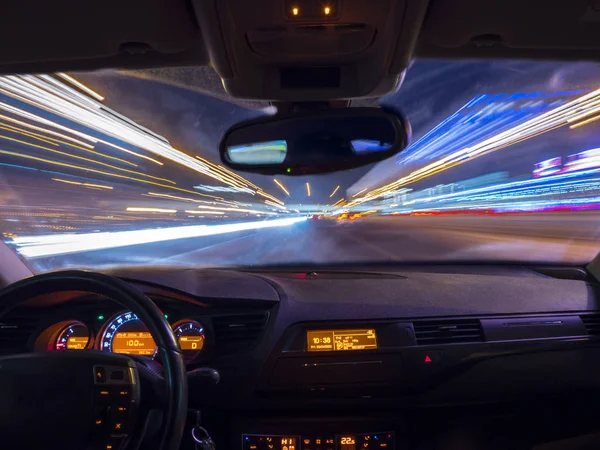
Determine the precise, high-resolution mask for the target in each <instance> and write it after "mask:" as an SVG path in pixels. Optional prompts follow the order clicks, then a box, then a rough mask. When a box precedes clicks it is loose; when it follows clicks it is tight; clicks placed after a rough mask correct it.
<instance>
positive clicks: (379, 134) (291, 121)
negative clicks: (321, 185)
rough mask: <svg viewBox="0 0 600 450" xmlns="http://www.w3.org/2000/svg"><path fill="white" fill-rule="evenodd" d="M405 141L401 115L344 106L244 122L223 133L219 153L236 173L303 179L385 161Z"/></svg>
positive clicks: (406, 135)
mask: <svg viewBox="0 0 600 450" xmlns="http://www.w3.org/2000/svg"><path fill="white" fill-rule="evenodd" d="M409 138H410V128H409V127H408V122H407V121H406V120H405V119H404V118H403V117H402V116H399V115H396V114H392V113H389V112H385V111H383V110H381V109H379V108H344V109H339V110H327V111H322V112H317V113H310V114H307V113H303V114H291V115H285V116H283V115H282V116H278V115H276V116H270V117H266V118H260V119H254V120H251V121H247V122H243V123H241V124H238V125H235V126H234V127H232V128H231V129H230V130H229V131H228V132H227V133H225V136H224V137H223V139H222V141H221V146H220V153H221V159H222V161H223V163H224V164H225V165H227V166H228V167H230V168H232V169H235V170H239V171H245V172H254V173H262V174H286V175H307V174H319V173H329V172H335V171H338V170H347V169H353V168H355V167H360V166H363V165H366V164H371V163H373V162H376V161H381V160H383V159H387V158H389V157H391V156H393V155H394V154H396V153H398V152H399V151H401V150H402V149H404V148H405V147H406V145H407V144H408V141H409Z"/></svg>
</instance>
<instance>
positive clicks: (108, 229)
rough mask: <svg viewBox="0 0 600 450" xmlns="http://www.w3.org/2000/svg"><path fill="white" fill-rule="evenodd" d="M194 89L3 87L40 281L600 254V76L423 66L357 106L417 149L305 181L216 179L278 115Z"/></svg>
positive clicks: (568, 70) (6, 179)
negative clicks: (63, 276) (238, 144)
mask: <svg viewBox="0 0 600 450" xmlns="http://www.w3.org/2000/svg"><path fill="white" fill-rule="evenodd" d="M198 73H199V72H198V71H197V69H170V70H164V71H160V70H159V71H148V72H144V71H142V72H132V73H127V72H125V73H124V72H117V71H102V72H97V73H76V74H63V73H58V74H49V75H30V76H17V75H15V76H6V77H0V183H1V189H0V232H1V233H2V239H3V241H4V243H5V244H6V245H8V246H9V247H10V248H11V249H13V250H14V251H15V252H16V253H17V254H18V255H19V256H20V257H21V258H23V259H24V260H25V261H26V263H27V264H28V265H29V267H31V268H32V269H33V270H34V271H36V272H43V271H46V270H51V269H58V268H64V267H85V268H99V267H106V266H114V265H127V266H130V265H147V264H150V265H185V266H201V267H215V266H262V265H286V264H303V263H309V264H315V263H316V264H335V263H372V262H420V261H427V262H437V261H466V260H469V261H513V262H514V261H518V262H520V261H525V262H526V261H536V262H553V263H558V262H568V263H583V262H586V261H589V260H590V259H592V258H593V257H594V255H595V254H596V252H597V251H598V250H600V240H599V239H598V238H597V234H598V228H599V227H598V225H599V222H598V218H599V217H600V216H599V214H598V213H597V212H596V210H597V209H598V208H599V207H600V197H599V194H600V184H599V183H600V138H599V137H600V133H599V131H600V121H598V119H599V118H600V90H597V89H598V87H599V86H598V80H600V65H597V64H593V63H568V64H567V63H549V62H524V61H475V62H474V61H454V62H439V61H418V62H415V63H414V64H413V65H412V67H411V68H410V69H409V71H408V74H407V76H406V79H405V80H404V83H403V85H402V87H401V88H400V89H399V91H398V92H395V93H392V94H390V95H388V96H386V97H384V98H381V99H373V100H360V101H357V102H355V104H356V105H360V106H364V105H376V104H383V105H392V106H394V107H395V108H397V109H401V110H403V111H404V112H405V113H406V115H407V117H408V119H409V120H410V122H411V124H412V130H413V136H412V143H411V145H410V146H409V147H408V148H407V149H406V150H405V151H403V152H401V153H400V154H398V155H397V156H395V157H393V158H391V159H388V160H386V161H383V162H380V163H377V164H375V165H372V166H369V167H364V168H360V169H355V170H351V171H346V172H337V173H332V174H328V175H322V176H310V177H290V176H277V177H272V176H263V175H252V174H244V173H236V172H233V171H230V170H228V169H226V168H225V167H223V166H222V165H221V163H220V161H219V157H218V152H217V146H218V142H219V139H220V137H221V135H222V134H223V133H224V131H225V130H226V129H227V128H228V127H230V126H231V125H233V124H235V123H238V122H240V121H242V120H245V119H250V118H254V117H258V116H260V115H261V114H268V113H272V112H273V111H272V108H269V107H266V105H264V104H262V103H260V102H243V101H238V102H234V101H233V100H232V99H230V98H227V97H226V96H225V95H224V94H219V93H217V94H214V93H213V94H211V95H209V94H207V93H206V92H204V91H202V89H203V88H204V87H205V85H203V83H205V84H206V83H211V82H213V84H214V77H215V75H214V74H210V73H208V72H207V71H206V70H204V72H202V73H204V74H205V75H206V77H205V78H203V77H202V76H198ZM206 80H208V81H206ZM211 80H212V81H211ZM213 91H214V89H213Z"/></svg>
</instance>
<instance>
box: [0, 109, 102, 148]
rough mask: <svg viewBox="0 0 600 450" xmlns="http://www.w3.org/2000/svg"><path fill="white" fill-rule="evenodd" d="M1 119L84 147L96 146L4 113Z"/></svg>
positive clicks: (0, 116)
mask: <svg viewBox="0 0 600 450" xmlns="http://www.w3.org/2000/svg"><path fill="white" fill-rule="evenodd" d="M0 119H3V120H6V121H7V122H12V123H16V124H17V125H21V126H23V127H26V128H31V129H32V130H36V131H40V132H42V133H46V134H50V135H52V136H59V137H61V138H62V139H65V140H68V141H71V142H75V143H76V144H78V145H81V146H83V147H87V148H90V149H92V148H94V146H93V145H90V144H87V143H85V142H83V141H80V140H79V139H75V138H73V137H71V136H67V135H66V134H62V133H58V132H56V131H52V130H48V129H47V128H42V127H38V126H36V125H32V124H30V123H27V122H23V121H21V120H17V119H14V118H12V117H9V116H5V115H4V114H0ZM94 142H96V140H94Z"/></svg>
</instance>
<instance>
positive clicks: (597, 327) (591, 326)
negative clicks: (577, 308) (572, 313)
mask: <svg viewBox="0 0 600 450" xmlns="http://www.w3.org/2000/svg"><path fill="white" fill-rule="evenodd" d="M579 317H581V321H582V322H583V325H584V326H585V329H586V330H587V332H588V334H589V335H590V336H600V314H590V315H587V316H579Z"/></svg>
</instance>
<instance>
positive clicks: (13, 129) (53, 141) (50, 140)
mask: <svg viewBox="0 0 600 450" xmlns="http://www.w3.org/2000/svg"><path fill="white" fill-rule="evenodd" d="M0 129H3V130H7V131H11V132H13V133H18V134H23V135H26V136H29V135H31V136H29V137H31V138H32V139H39V140H40V141H43V142H46V143H48V144H52V145H54V146H58V144H57V142H58V143H60V144H63V145H68V146H70V147H75V148H78V149H80V150H82V151H84V152H88V153H92V154H94V155H98V156H102V157H104V158H108V159H114V160H115V161H119V162H122V163H123V164H127V165H130V166H133V167H138V165H137V164H134V163H132V162H130V161H127V160H125V159H121V158H117V157H115V156H110V155H105V154H104V153H100V152H95V151H92V150H90V149H92V148H94V147H92V146H89V148H86V147H81V146H79V145H75V144H71V143H69V142H66V141H62V140H60V139H56V138H52V137H47V136H43V135H41V134H38V133H34V132H29V131H25V130H22V129H20V128H18V127H14V126H12V125H8V124H5V123H3V122H0ZM17 130H19V131H17ZM34 136H40V137H34Z"/></svg>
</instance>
